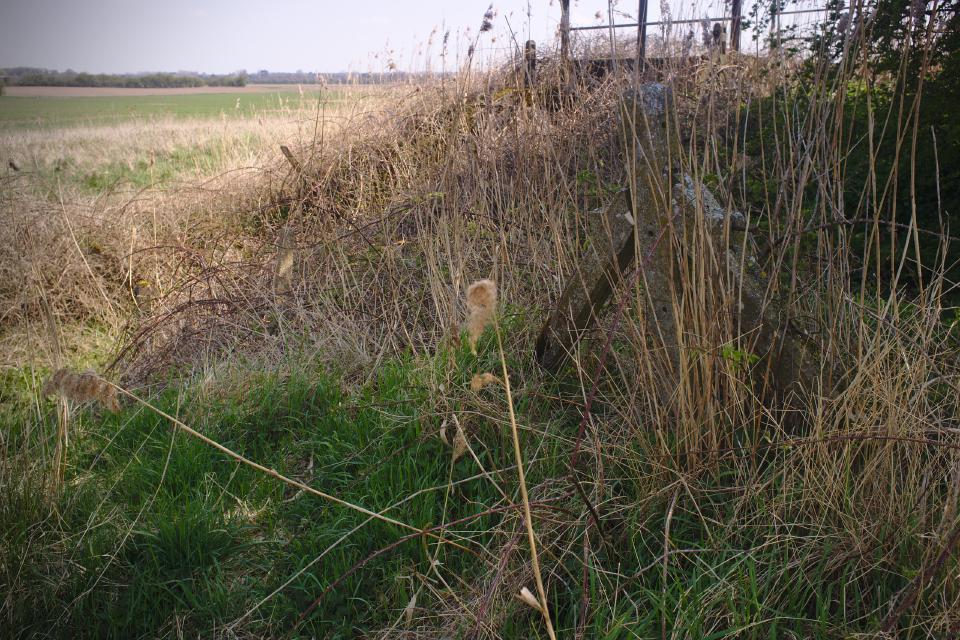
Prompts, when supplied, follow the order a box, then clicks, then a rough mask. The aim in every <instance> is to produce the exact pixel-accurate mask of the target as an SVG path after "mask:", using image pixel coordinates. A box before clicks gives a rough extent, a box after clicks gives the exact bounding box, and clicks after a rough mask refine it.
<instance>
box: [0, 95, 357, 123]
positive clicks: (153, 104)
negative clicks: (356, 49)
mask: <svg viewBox="0 0 960 640" xmlns="http://www.w3.org/2000/svg"><path fill="white" fill-rule="evenodd" d="M356 93H358V90H355V89H322V90H321V89H319V88H316V87H312V88H306V87H305V88H304V89H303V90H302V91H299V90H297V88H296V87H290V86H289V85H287V86H279V85H276V86H275V85H269V86H267V85H262V86H256V87H255V88H252V89H250V90H247V89H246V88H244V89H236V88H227V87H200V88H194V89H75V88H72V87H11V88H10V89H7V90H6V95H3V96H0V130H9V129H23V128H51V127H70V126H83V125H107V124H116V123H120V122H124V121H127V120H133V119H156V118H179V119H185V118H219V117H224V118H243V117H251V116H271V115H278V114H284V113H290V112H291V111H301V110H303V109H307V108H311V107H316V106H317V105H318V104H320V103H336V102H342V101H344V100H347V99H349V96H350V95H353V94H356Z"/></svg>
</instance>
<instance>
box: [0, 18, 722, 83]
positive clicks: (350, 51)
mask: <svg viewBox="0 0 960 640" xmlns="http://www.w3.org/2000/svg"><path fill="white" fill-rule="evenodd" d="M694 2H696V8H694V5H693V3H692V2H690V1H686V2H682V3H681V2H680V1H678V0H671V4H672V5H674V8H673V13H674V16H675V17H676V16H677V15H679V14H684V15H687V16H689V15H691V14H692V15H697V16H700V15H703V13H702V12H703V11H704V10H706V11H709V12H710V13H712V11H711V10H710V8H709V6H708V5H709V4H710V3H711V2H712V3H713V4H716V5H718V6H722V4H720V3H722V0H694ZM617 4H619V5H620V8H621V9H622V10H623V11H626V12H635V11H636V4H637V3H636V0H621V1H620V2H619V3H617ZM489 5H490V0H409V1H406V2H404V1H400V0H346V1H336V0H316V1H313V2H310V1H308V0H193V1H191V0H0V67H8V66H20V65H23V66H38V67H48V68H55V69H61V70H63V69H66V68H68V67H69V68H73V69H75V70H77V71H90V72H100V73H118V72H136V71H176V70H195V71H204V72H211V73H225V72H229V71H234V70H237V69H246V70H247V71H250V72H253V71H256V70H258V69H270V70H272V71H295V70H297V69H303V70H315V71H346V70H352V71H368V70H369V71H381V70H383V69H385V67H386V65H387V63H388V60H393V61H394V62H395V63H396V65H397V67H398V68H400V69H408V70H414V71H416V70H423V69H424V68H425V66H426V65H427V61H428V59H429V60H430V61H431V64H432V65H433V68H434V69H437V68H438V67H439V64H440V60H439V55H438V54H439V51H440V41H441V39H442V35H443V32H444V30H446V29H449V30H450V32H451V34H450V44H449V46H450V54H451V56H452V55H456V53H457V51H458V50H459V51H460V53H461V55H462V54H463V52H464V51H465V50H466V49H467V46H468V45H469V44H470V43H471V42H473V41H474V39H475V38H476V36H477V30H478V28H479V26H480V22H481V20H482V18H483V13H484V12H485V11H486V10H487V7H488V6H489ZM572 5H573V6H572V15H573V21H574V23H577V24H597V23H598V19H597V18H596V16H595V14H596V12H597V11H600V12H601V13H602V20H604V21H605V20H606V10H607V0H574V1H573V2H572ZM650 5H651V8H650V16H649V19H651V20H654V19H656V18H657V17H659V15H660V11H659V2H655V1H653V0H651V2H650ZM493 6H494V10H495V11H496V17H495V19H494V21H493V22H494V29H493V31H491V32H488V33H485V34H482V36H481V37H480V40H479V49H480V51H481V54H482V56H483V57H484V58H487V57H489V56H493V55H496V54H498V53H501V54H502V53H504V52H506V51H509V49H510V48H511V47H512V46H513V44H512V43H513V40H512V38H511V35H510V29H509V28H508V24H507V23H508V22H509V26H510V27H512V30H513V32H514V33H515V34H516V40H517V41H519V42H520V43H522V42H523V41H524V40H526V39H527V37H528V36H529V37H532V38H533V39H534V40H536V41H537V43H538V45H539V46H541V47H543V46H549V44H548V43H550V44H552V42H553V40H554V34H555V32H556V26H557V23H558V21H559V17H560V7H559V2H558V1H557V0H530V1H529V2H528V1H527V0H499V1H497V0H494V2H493ZM528 7H529V12H530V18H529V20H528V17H527V14H528ZM624 19H625V18H624ZM435 28H436V30H437V31H436V34H435V35H434V36H433V38H432V47H431V48H430V52H431V54H432V55H427V50H428V49H427V44H428V42H430V40H431V37H430V36H431V32H432V31H433V30H434V29H435ZM468 29H469V30H470V32H469V33H468V32H467V30H468Z"/></svg>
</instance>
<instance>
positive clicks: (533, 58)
mask: <svg viewBox="0 0 960 640" xmlns="http://www.w3.org/2000/svg"><path fill="white" fill-rule="evenodd" d="M523 62H524V65H523V83H524V85H525V86H527V87H528V88H529V87H532V86H533V85H534V84H536V82H537V43H536V42H534V41H533V40H527V43H526V44H525V45H524V47H523Z"/></svg>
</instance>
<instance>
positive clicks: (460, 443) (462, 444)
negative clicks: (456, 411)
mask: <svg viewBox="0 0 960 640" xmlns="http://www.w3.org/2000/svg"><path fill="white" fill-rule="evenodd" d="M456 425H457V433H456V435H455V436H453V461H454V462H456V461H457V460H458V459H459V458H460V456H462V455H463V454H464V453H466V452H467V436H466V434H464V433H463V428H461V427H460V423H459V422H457V423H456Z"/></svg>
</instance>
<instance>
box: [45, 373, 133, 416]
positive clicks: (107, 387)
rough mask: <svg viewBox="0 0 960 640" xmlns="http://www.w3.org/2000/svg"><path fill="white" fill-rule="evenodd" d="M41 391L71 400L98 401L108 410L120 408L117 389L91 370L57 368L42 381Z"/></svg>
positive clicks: (46, 394)
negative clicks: (76, 370) (79, 371)
mask: <svg viewBox="0 0 960 640" xmlns="http://www.w3.org/2000/svg"><path fill="white" fill-rule="evenodd" d="M41 393H43V395H45V396H49V395H58V396H61V397H63V398H66V399H67V400H72V401H73V402H99V403H100V404H101V405H102V406H103V407H105V408H106V409H108V410H110V411H114V412H116V411H119V410H120V401H119V399H118V397H117V389H116V387H114V386H113V385H112V384H110V383H109V382H107V381H106V380H104V379H103V378H101V377H100V376H98V375H97V374H96V373H95V372H93V371H90V370H88V371H84V372H83V373H74V372H73V371H70V370H69V369H58V370H56V371H54V372H53V375H51V376H50V378H49V379H48V380H47V381H46V382H44V383H43V387H42V389H41Z"/></svg>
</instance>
